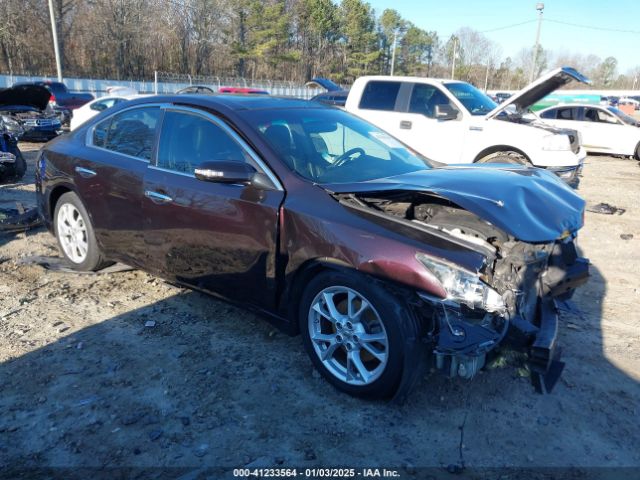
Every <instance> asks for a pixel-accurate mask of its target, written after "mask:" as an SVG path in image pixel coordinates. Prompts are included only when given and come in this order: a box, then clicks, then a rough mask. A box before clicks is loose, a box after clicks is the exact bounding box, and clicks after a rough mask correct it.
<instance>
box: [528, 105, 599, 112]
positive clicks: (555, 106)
mask: <svg viewBox="0 0 640 480" xmlns="http://www.w3.org/2000/svg"><path fill="white" fill-rule="evenodd" d="M572 107H578V108H585V107H588V108H601V109H603V110H606V109H607V106H606V105H597V104H595V103H558V104H556V105H551V106H550V107H547V108H543V109H542V110H540V111H541V112H545V111H547V110H553V109H554V108H572Z"/></svg>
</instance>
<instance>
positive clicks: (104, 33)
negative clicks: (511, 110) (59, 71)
mask: <svg viewBox="0 0 640 480" xmlns="http://www.w3.org/2000/svg"><path fill="white" fill-rule="evenodd" d="M53 4H54V11H55V16H56V23H57V31H58V38H59V43H60V48H61V53H62V62H63V71H64V74H65V76H67V77H88V78H111V79H122V80H128V79H133V80H142V79H152V78H153V75H154V71H161V72H171V73H176V74H184V75H187V74H188V75H193V76H211V75H215V76H219V77H244V78H247V79H270V80H289V81H296V82H304V81H306V80H309V79H310V78H312V77H315V76H323V77H328V78H331V79H332V80H334V81H337V82H341V83H350V82H352V81H353V80H354V79H355V78H357V77H358V76H361V75H366V74H389V73H391V70H392V64H393V72H394V73H395V74H396V75H418V76H434V77H445V78H449V77H450V76H451V75H452V74H453V75H454V76H455V78H457V79H462V80H466V81H470V82H472V83H473V84H475V85H476V86H478V87H479V88H483V89H484V88H488V89H509V90H514V89H518V88H521V87H523V86H524V85H526V84H527V83H528V80H529V75H530V73H531V70H532V58H533V55H532V53H533V48H529V49H523V50H522V51H521V52H520V53H519V54H518V55H516V56H515V57H514V58H511V57H504V56H503V55H502V50H501V48H500V46H498V45H497V44H495V43H494V42H492V41H491V40H490V39H489V38H487V37H486V36H485V35H484V34H482V33H480V32H478V31H475V30H473V29H471V28H467V27H464V28H460V29H459V30H458V31H457V32H455V33H454V34H453V35H450V36H448V37H447V38H441V37H440V36H439V34H438V32H437V23H436V21H435V20H434V25H433V30H425V29H423V28H420V27H418V26H416V25H415V24H413V23H412V22H411V21H409V20H407V19H404V18H402V16H401V15H400V14H399V13H398V12H397V11H396V10H393V9H386V10H384V11H382V12H381V13H380V14H378V12H376V11H375V10H374V9H373V8H372V7H371V6H370V5H369V4H368V3H366V2H365V1H363V0H340V2H339V3H334V1H333V0H262V1H260V0H54V1H53ZM0 18H2V22H0V71H2V72H4V73H12V74H33V75H53V74H54V73H55V60H54V55H53V43H52V39H51V26H50V19H49V10H48V2H47V0H2V1H1V2H0ZM537 58H538V62H537V64H536V68H535V72H534V73H535V75H536V76H537V75H538V74H539V73H541V72H542V71H544V70H547V69H548V68H551V67H553V66H558V65H570V66H574V67H577V68H578V69H579V70H580V71H582V73H585V74H586V75H587V76H589V77H591V78H592V80H593V86H594V87H597V88H631V87H632V83H633V82H634V78H636V77H638V74H640V69H638V68H636V69H635V70H634V71H630V72H627V74H625V75H620V74H619V73H618V71H617V60H616V59H615V58H614V57H608V58H606V59H604V60H603V59H600V58H598V57H596V56H593V55H587V56H582V55H572V54H563V53H559V54H553V53H552V52H551V51H548V50H546V49H544V48H542V47H539V52H538V55H537ZM639 80H640V79H639ZM638 87H640V82H639V84H638Z"/></svg>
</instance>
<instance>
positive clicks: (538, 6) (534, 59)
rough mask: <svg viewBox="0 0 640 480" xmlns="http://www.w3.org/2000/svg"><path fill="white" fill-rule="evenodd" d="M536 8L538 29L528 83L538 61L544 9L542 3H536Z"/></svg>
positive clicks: (532, 77)
mask: <svg viewBox="0 0 640 480" xmlns="http://www.w3.org/2000/svg"><path fill="white" fill-rule="evenodd" d="M536 10H538V31H537V33H536V46H535V47H533V63H532V65H531V75H530V76H529V83H531V82H533V80H534V78H535V76H536V65H537V63H538V48H539V46H540V27H542V12H543V11H544V3H542V2H540V3H536Z"/></svg>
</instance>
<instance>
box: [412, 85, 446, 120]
mask: <svg viewBox="0 0 640 480" xmlns="http://www.w3.org/2000/svg"><path fill="white" fill-rule="evenodd" d="M448 103H450V102H449V99H448V98H447V96H446V95H445V94H444V93H442V91H440V89H438V88H437V87H434V86H433V85H427V84H424V83H416V84H415V85H414V86H413V92H411V100H410V102H409V112H410V113H420V114H422V115H425V116H427V117H429V118H435V117H436V105H446V104H448Z"/></svg>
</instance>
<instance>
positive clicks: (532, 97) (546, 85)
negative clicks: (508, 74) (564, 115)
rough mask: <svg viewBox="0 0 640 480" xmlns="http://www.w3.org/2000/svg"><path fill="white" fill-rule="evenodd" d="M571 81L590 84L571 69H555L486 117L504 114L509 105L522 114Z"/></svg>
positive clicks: (511, 97)
mask: <svg viewBox="0 0 640 480" xmlns="http://www.w3.org/2000/svg"><path fill="white" fill-rule="evenodd" d="M573 80H575V81H577V82H581V83H591V82H590V81H589V79H588V78H587V77H585V76H584V75H582V74H581V73H579V72H578V71H577V70H575V69H573V68H571V67H561V68H556V69H555V70H552V71H551V72H549V73H547V74H546V75H543V76H542V77H540V78H538V79H537V80H536V81H535V82H533V83H530V84H529V85H527V86H526V87H524V88H523V89H522V90H520V91H519V92H516V93H514V94H513V95H511V96H510V97H509V98H507V99H506V100H505V101H504V102H502V103H501V104H500V105H498V106H497V107H496V108H494V109H493V110H491V111H490V112H489V113H488V114H487V115H486V117H487V118H494V117H495V116H496V115H498V114H500V113H502V112H504V111H505V110H506V109H507V107H509V106H511V105H513V106H515V107H516V111H518V112H522V111H524V110H526V109H528V108H529V107H531V106H532V105H534V104H535V103H537V102H539V101H540V100H542V99H543V98H544V97H546V96H547V95H549V94H550V93H551V92H553V91H555V90H557V89H558V88H560V87H563V86H564V85H566V84H567V83H569V82H571V81H573Z"/></svg>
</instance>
